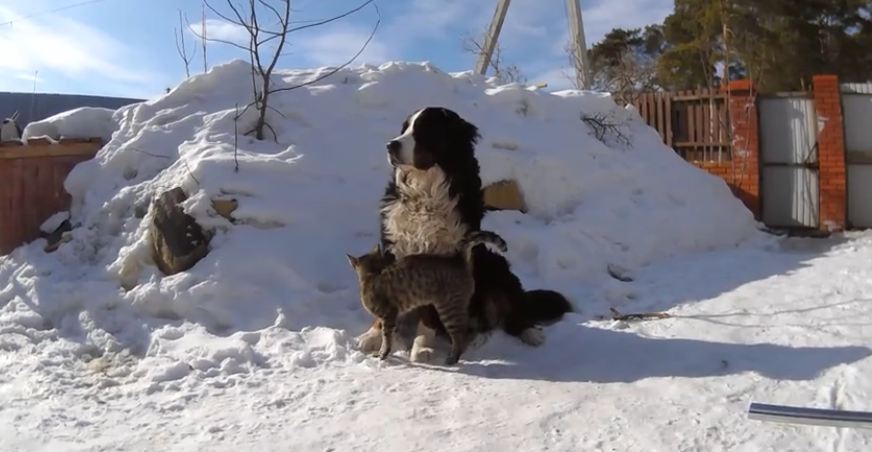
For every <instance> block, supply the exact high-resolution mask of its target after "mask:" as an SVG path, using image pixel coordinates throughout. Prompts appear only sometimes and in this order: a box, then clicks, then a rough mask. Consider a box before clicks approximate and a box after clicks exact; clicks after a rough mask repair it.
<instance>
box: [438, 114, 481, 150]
mask: <svg viewBox="0 0 872 452" xmlns="http://www.w3.org/2000/svg"><path fill="white" fill-rule="evenodd" d="M442 114H443V115H445V117H447V118H448V120H449V121H451V128H452V129H454V132H455V133H456V134H457V136H459V137H460V138H462V139H463V141H465V142H468V143H471V144H475V143H476V142H478V139H479V138H480V137H481V136H480V135H479V133H478V127H476V126H475V125H473V124H472V123H470V122H469V121H467V120H465V119H463V118H461V117H460V115H458V114H457V113H455V112H454V111H452V110H449V109H447V108H443V109H442Z"/></svg>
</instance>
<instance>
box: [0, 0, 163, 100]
mask: <svg viewBox="0 0 872 452" xmlns="http://www.w3.org/2000/svg"><path fill="white" fill-rule="evenodd" d="M0 16H2V17H8V18H9V19H10V20H13V21H15V22H14V23H15V27H14V28H12V27H9V28H7V29H5V30H3V29H0V49H3V57H2V58H0V70H3V71H12V72H15V73H18V74H22V73H25V74H26V73H28V72H31V71H33V70H37V69H38V70H40V71H45V72H57V73H60V74H62V75H63V76H65V77H68V78H72V79H110V80H112V81H115V82H123V83H126V84H132V85H149V84H151V83H152V81H153V80H154V78H155V75H154V74H153V73H150V72H147V71H144V70H142V69H137V68H135V63H134V64H131V61H130V56H131V55H133V52H132V51H131V50H130V49H129V48H128V47H127V46H126V45H124V44H123V43H121V42H119V41H117V40H115V39H114V38H112V37H111V36H108V35H106V34H105V33H103V32H101V31H99V30H97V29H95V28H92V27H89V26H86V25H83V24H81V23H79V22H75V21H72V20H69V19H63V18H57V17H56V18H53V19H52V22H51V25H50V26H43V25H41V24H39V23H37V22H35V21H33V20H27V19H24V18H23V17H21V16H19V15H18V14H16V13H15V12H14V11H13V10H11V9H9V8H6V7H2V6H0Z"/></svg>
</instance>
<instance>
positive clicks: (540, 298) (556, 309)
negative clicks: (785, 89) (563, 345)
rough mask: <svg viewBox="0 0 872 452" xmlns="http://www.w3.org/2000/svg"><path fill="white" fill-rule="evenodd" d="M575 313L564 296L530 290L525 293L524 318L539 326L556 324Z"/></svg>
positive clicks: (546, 291)
mask: <svg viewBox="0 0 872 452" xmlns="http://www.w3.org/2000/svg"><path fill="white" fill-rule="evenodd" d="M573 311H574V309H573V308H572V303H570V302H569V300H567V299H566V297H565V296H563V294H561V293H560V292H556V291H553V290H544V289H539V290H528V291H526V292H524V299H523V302H522V303H521V312H522V313H523V316H524V318H525V319H529V320H531V321H533V322H535V323H538V324H545V325H547V324H550V323H554V322H556V321H558V320H560V319H561V318H563V315H564V314H566V313H568V312H573Z"/></svg>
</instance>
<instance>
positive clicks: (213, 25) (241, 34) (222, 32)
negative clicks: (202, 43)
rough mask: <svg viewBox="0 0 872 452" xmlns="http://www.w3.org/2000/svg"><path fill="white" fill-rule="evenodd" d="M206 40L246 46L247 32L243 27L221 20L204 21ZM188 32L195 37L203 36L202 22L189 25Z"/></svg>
mask: <svg viewBox="0 0 872 452" xmlns="http://www.w3.org/2000/svg"><path fill="white" fill-rule="evenodd" d="M205 22H206V39H207V40H209V39H217V40H221V41H229V42H232V43H235V44H239V45H241V46H248V39H249V36H248V31H246V30H245V28H244V27H241V26H239V25H236V24H232V23H230V22H227V21H224V20H221V19H206V21H205ZM188 31H190V32H191V34H192V35H194V36H195V37H197V36H199V35H202V34H203V21H197V22H195V23H192V24H190V26H189V27H188Z"/></svg>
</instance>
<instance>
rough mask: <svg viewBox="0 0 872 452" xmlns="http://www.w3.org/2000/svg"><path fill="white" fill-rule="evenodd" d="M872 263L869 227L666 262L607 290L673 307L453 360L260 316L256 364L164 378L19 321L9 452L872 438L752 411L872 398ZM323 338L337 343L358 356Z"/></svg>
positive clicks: (13, 344)
mask: <svg viewBox="0 0 872 452" xmlns="http://www.w3.org/2000/svg"><path fill="white" fill-rule="evenodd" d="M870 263H872V234H870V233H865V234H851V235H848V236H836V237H833V238H830V239H826V240H812V239H778V238H765V239H760V240H754V241H752V242H751V243H746V244H744V245H742V246H740V247H738V248H733V249H727V250H721V251H714V252H709V253H703V254H696V255H691V256H685V257H681V258H673V259H671V260H665V261H664V260H659V261H656V262H654V263H652V264H650V265H648V266H647V267H645V268H642V269H639V270H638V271H637V272H636V274H635V275H634V276H635V277H636V279H635V281H634V282H630V283H621V284H623V287H624V289H623V290H622V291H619V290H618V289H617V288H612V289H609V290H608V292H609V293H607V294H592V295H594V298H595V299H598V300H605V299H612V300H618V299H619V298H620V297H618V296H617V295H616V293H618V292H620V293H621V294H622V295H623V296H624V297H623V298H624V300H625V301H624V302H623V303H619V304H617V305H616V306H617V307H618V308H619V309H621V310H623V311H627V312H630V311H633V312H637V311H642V310H668V312H669V313H670V314H672V315H673V318H670V319H666V320H657V321H647V322H639V323H631V324H621V323H616V322H612V321H610V320H597V319H596V318H595V316H596V314H602V313H605V312H606V311H607V308H608V306H609V304H607V303H606V302H605V301H600V302H597V301H589V302H586V303H585V302H580V307H581V309H582V311H583V312H582V313H581V314H577V315H573V316H571V317H569V318H567V319H565V320H564V321H562V322H561V323H559V324H557V325H554V326H551V327H549V328H548V330H547V335H548V341H547V343H546V344H545V345H544V346H543V347H542V348H539V349H532V348H529V347H526V346H523V345H520V344H518V343H516V342H515V341H513V340H511V339H509V338H507V337H505V336H503V335H501V334H495V335H494V336H493V337H491V338H490V340H489V341H488V342H487V343H486V344H484V345H483V346H481V347H480V348H478V349H476V350H474V351H472V352H470V353H469V354H468V355H466V356H465V359H463V360H462V361H461V364H462V365H461V366H460V367H458V368H452V369H448V368H442V367H439V366H418V365H411V364H409V363H408V362H407V361H405V359H404V357H403V356H402V355H401V354H397V356H394V357H392V359H391V360H390V361H389V362H388V363H386V364H383V365H379V364H378V363H377V361H376V360H374V359H372V358H367V357H363V356H359V354H357V353H356V352H353V351H346V352H342V353H349V354H350V355H351V356H352V357H353V358H352V359H348V360H345V361H337V360H327V361H324V362H323V363H321V364H319V363H320V362H321V361H319V360H318V359H317V357H314V358H313V357H311V356H310V357H301V356H300V355H299V354H287V355H283V354H282V353H280V352H281V349H282V347H285V346H287V347H290V348H294V347H293V344H292V342H293V341H294V340H299V336H300V334H296V333H295V334H296V336H294V335H290V336H287V337H283V338H282V339H281V340H272V339H275V338H270V337H264V336H265V335H263V334H257V333H250V334H236V335H233V336H231V337H228V338H226V339H227V341H228V343H231V342H234V341H236V342H239V343H247V344H250V345H252V347H253V348H252V349H246V350H249V352H250V353H251V354H252V355H253V356H250V357H249V358H248V359H249V361H250V362H254V363H257V365H255V366H251V367H247V368H245V369H244V371H240V372H237V373H232V372H231V373H221V374H217V375H214V376H211V377H210V376H209V375H208V372H205V373H203V372H197V371H196V370H194V371H192V369H189V368H188V367H187V365H184V366H180V367H178V366H177V367H178V368H176V369H175V370H174V371H173V370H172V369H171V370H170V371H168V372H169V374H167V375H163V376H162V377H163V378H162V379H155V378H147V377H148V376H146V375H142V374H137V373H136V372H133V373H130V374H127V373H125V372H123V371H120V370H118V369H113V366H114V365H115V364H112V363H109V362H106V361H101V360H96V359H95V360H92V361H91V362H89V363H85V362H83V360H81V359H64V358H63V356H64V355H63V354H59V353H56V354H54V355H48V356H47V355H46V354H43V353H36V352H35V351H36V350H35V348H36V347H34V346H31V345H28V344H29V343H30V341H29V338H28V337H27V336H23V335H21V334H15V332H14V331H5V332H3V334H2V335H0V348H2V350H3V352H2V353H0V450H46V451H48V450H174V451H180V450H181V451H184V450H226V451H233V450H262V451H267V450H275V451H289V450H293V451H325V450H335V451H344V450H379V451H394V450H396V451H408V450H451V451H493V450H530V451H533V450H551V451H579V450H585V451H589V450H590V451H592V450H607V451H679V450H680V451H693V450H700V451H718V450H729V451H746V450H747V451H754V450H802V451H809V450H836V451H839V450H841V451H860V450H872V432H870V431H862V430H849V429H833V428H823V427H806V426H797V427H793V426H785V425H779V424H770V423H761V422H755V421H749V420H748V419H747V417H746V414H745V412H746V410H747V407H748V404H749V403H750V402H751V401H760V402H768V403H782V404H791V405H800V406H813V407H825V408H839V409H852V410H872V378H869V375H870V374H872V357H870V354H872V349H870V348H869V347H870V346H872V301H870V300H872V265H870ZM614 302H615V301H613V303H614ZM302 334H304V335H308V340H309V341H310V342H313V343H316V342H317V339H318V337H319V335H336V334H342V333H337V332H336V331H335V330H327V329H321V328H316V329H307V330H305V331H304V332H303V333H302ZM349 335H350V334H349ZM166 336H167V337H168V338H169V339H170V340H169V341H168V343H171V342H172V341H171V339H172V338H173V337H174V336H173V333H172V330H171V329H167V331H166ZM295 338H297V339H295ZM324 339H325V340H324V341H323V343H324V344H325V347H324V348H323V349H322V350H320V351H318V353H322V354H329V353H334V354H335V353H340V351H337V350H331V349H330V347H331V346H330V345H329V344H332V341H331V340H327V338H324ZM56 340H57V341H68V340H69V339H64V338H57V339H56ZM178 340H191V338H190V334H188V335H186V336H184V337H180V338H179V339H178ZM264 344H269V345H268V346H269V347H270V348H271V351H272V352H273V353H271V356H270V359H269V360H264V359H261V358H259V357H258V356H260V353H258V352H257V351H254V350H262V347H263V346H264ZM227 349H228V350H231V349H234V347H231V346H229V345H228V347H227ZM312 350H313V355H314V354H316V351H317V346H313V347H312ZM233 357H234V358H235V361H240V360H243V358H244V357H240V356H235V355H234V356H233ZM307 360H308V361H307ZM96 363H102V364H96ZM192 365H193V366H194V369H196V367H197V363H193V364H192ZM228 365H234V364H228ZM235 365H237V366H238V365H239V364H235ZM173 372H175V373H173ZM156 381H157V382H156Z"/></svg>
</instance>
